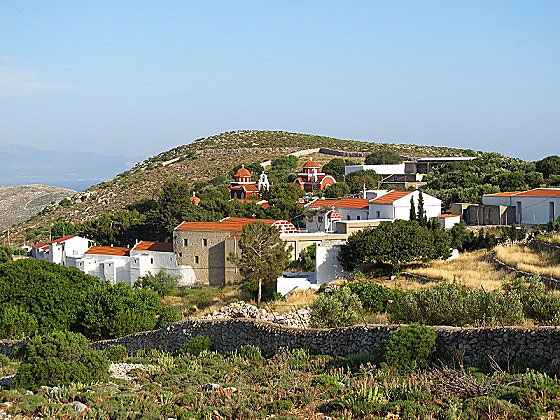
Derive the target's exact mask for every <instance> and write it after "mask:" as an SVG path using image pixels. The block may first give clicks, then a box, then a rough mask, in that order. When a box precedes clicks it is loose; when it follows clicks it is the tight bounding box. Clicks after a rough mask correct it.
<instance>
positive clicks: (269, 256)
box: [229, 221, 291, 305]
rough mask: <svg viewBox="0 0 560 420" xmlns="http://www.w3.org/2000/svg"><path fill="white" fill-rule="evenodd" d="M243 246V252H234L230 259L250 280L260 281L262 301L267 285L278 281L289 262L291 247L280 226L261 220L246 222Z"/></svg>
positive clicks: (258, 291)
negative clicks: (279, 228)
mask: <svg viewBox="0 0 560 420" xmlns="http://www.w3.org/2000/svg"><path fill="white" fill-rule="evenodd" d="M239 248H240V250H241V255H236V254H233V253H231V254H230V255H229V260H230V261H232V262H233V263H234V264H235V265H236V266H237V267H238V268H239V271H240V273H241V275H242V276H243V277H244V279H245V281H246V282H253V283H256V285H257V305H260V304H261V300H262V296H263V285H266V286H270V285H271V284H274V283H275V281H276V279H277V278H278V277H279V276H280V275H281V274H282V271H284V269H285V268H286V266H287V265H288V262H289V260H290V252H291V250H290V249H287V248H286V244H285V243H284V241H282V240H281V239H280V231H279V230H278V229H277V228H275V227H273V226H269V225H267V224H266V223H263V222H258V221H255V222H254V223H249V224H247V225H245V226H243V232H242V233H241V239H240V240H239Z"/></svg>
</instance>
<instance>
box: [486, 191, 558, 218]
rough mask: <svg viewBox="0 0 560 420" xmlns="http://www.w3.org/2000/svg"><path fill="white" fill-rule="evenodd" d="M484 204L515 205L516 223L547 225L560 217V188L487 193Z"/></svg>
mask: <svg viewBox="0 0 560 420" xmlns="http://www.w3.org/2000/svg"><path fill="white" fill-rule="evenodd" d="M482 204H484V205H487V206H508V207H513V208H514V209H515V223H517V224H520V225H546V224H547V223H549V222H554V221H556V220H557V219H558V217H560V188H534V189H532V190H528V191H514V192H501V193H495V194H485V195H483V196H482ZM511 222H513V221H510V223H511Z"/></svg>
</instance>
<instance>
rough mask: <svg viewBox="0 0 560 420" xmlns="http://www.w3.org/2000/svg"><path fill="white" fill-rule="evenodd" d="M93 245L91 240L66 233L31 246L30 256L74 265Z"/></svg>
mask: <svg viewBox="0 0 560 420" xmlns="http://www.w3.org/2000/svg"><path fill="white" fill-rule="evenodd" d="M92 245H93V241H91V240H89V239H87V238H82V237H80V236H75V235H66V236H63V237H61V238H57V239H54V240H52V241H50V242H47V243H38V244H35V245H33V247H32V248H31V257H32V258H35V259H38V260H45V261H50V262H52V263H56V264H60V265H65V266H70V267H74V266H76V260H77V259H79V258H81V257H82V255H83V254H84V253H85V252H86V251H87V250H88V249H89V248H90V247H91V246H92Z"/></svg>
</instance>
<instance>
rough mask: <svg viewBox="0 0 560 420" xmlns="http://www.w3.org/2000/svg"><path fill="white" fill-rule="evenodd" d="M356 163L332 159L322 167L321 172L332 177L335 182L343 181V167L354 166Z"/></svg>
mask: <svg viewBox="0 0 560 420" xmlns="http://www.w3.org/2000/svg"><path fill="white" fill-rule="evenodd" d="M356 164H357V162H355V161H353V160H349V159H342V158H334V159H331V160H330V161H329V163H327V164H326V165H325V166H323V172H324V173H326V174H329V175H332V176H333V177H334V179H336V180H337V181H339V182H340V181H342V180H344V176H345V175H346V173H345V167H346V166H351V165H356Z"/></svg>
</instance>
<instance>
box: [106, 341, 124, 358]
mask: <svg viewBox="0 0 560 420" xmlns="http://www.w3.org/2000/svg"><path fill="white" fill-rule="evenodd" d="M105 355H106V356H107V358H108V359H109V360H111V361H113V362H120V361H121V360H124V359H126V358H127V357H128V353H127V351H126V347H125V346H121V345H116V346H109V347H107V349H106V350H105Z"/></svg>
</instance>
